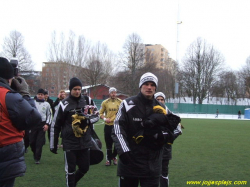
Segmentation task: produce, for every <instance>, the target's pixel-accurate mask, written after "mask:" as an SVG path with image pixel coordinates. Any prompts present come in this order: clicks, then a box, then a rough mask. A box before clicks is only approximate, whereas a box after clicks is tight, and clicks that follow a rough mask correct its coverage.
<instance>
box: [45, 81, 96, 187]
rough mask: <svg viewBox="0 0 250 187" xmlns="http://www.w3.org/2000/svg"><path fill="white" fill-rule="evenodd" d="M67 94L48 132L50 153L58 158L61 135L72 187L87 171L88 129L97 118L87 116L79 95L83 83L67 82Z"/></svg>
mask: <svg viewBox="0 0 250 187" xmlns="http://www.w3.org/2000/svg"><path fill="white" fill-rule="evenodd" d="M69 90H70V94H69V96H68V97H67V98H66V99H64V100H62V101H61V102H60V104H59V108H58V109H57V110H56V112H55V116H54V119H53V122H52V126H51V132H50V150H51V152H53V153H55V154H57V144H58V137H59V133H60V131H62V132H61V133H62V144H63V150H64V158H65V171H66V184H67V186H68V187H75V186H76V183H77V182H78V181H79V180H80V179H81V178H82V177H83V176H84V174H85V173H87V171H88V170H89V164H90V156H89V154H90V152H89V148H90V147H91V134H90V132H91V127H90V126H91V124H93V123H95V122H97V121H98V120H99V115H98V114H97V113H95V112H94V113H93V114H92V115H91V116H88V115H87V113H88V109H87V107H88V105H87V104H86V101H85V99H84V96H82V95H81V90H82V83H81V81H80V80H79V79H78V78H76V77H74V78H72V79H70V83H69ZM86 111H87V113H86ZM76 165H77V166H78V170H77V171H75V170H76Z"/></svg>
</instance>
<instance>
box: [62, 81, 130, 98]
mask: <svg viewBox="0 0 250 187" xmlns="http://www.w3.org/2000/svg"><path fill="white" fill-rule="evenodd" d="M109 88H110V87H109V86H107V85H103V84H98V85H95V86H83V87H82V94H83V95H88V96H89V97H91V98H92V99H99V100H104V99H107V98H108V97H109ZM66 93H67V94H69V90H66ZM117 97H118V98H120V99H122V100H123V99H126V98H127V97H128V95H126V94H124V93H122V92H121V91H119V90H118V91H117Z"/></svg>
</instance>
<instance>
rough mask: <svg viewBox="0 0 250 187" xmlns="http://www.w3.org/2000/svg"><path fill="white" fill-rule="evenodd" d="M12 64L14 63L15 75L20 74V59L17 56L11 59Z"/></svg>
mask: <svg viewBox="0 0 250 187" xmlns="http://www.w3.org/2000/svg"><path fill="white" fill-rule="evenodd" d="M10 64H11V65H12V67H13V69H14V76H15V77H16V76H18V59H17V58H12V59H11V60H10Z"/></svg>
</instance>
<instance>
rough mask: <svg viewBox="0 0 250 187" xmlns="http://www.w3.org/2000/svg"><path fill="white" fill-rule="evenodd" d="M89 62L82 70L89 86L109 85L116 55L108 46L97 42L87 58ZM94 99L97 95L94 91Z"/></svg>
mask: <svg viewBox="0 0 250 187" xmlns="http://www.w3.org/2000/svg"><path fill="white" fill-rule="evenodd" d="M87 58H88V60H87V62H86V64H85V66H84V68H83V69H82V73H81V78H82V80H84V81H85V82H86V83H87V84H89V85H97V84H107V82H108V78H109V77H110V76H111V75H112V71H113V62H114V60H115V55H114V54H113V53H112V51H111V50H109V49H108V46H107V45H106V44H102V43H100V42H97V43H96V45H95V46H93V47H92V48H91V49H90V51H89V53H88V56H87ZM93 94H94V97H95V95H96V94H97V93H95V90H94V91H93Z"/></svg>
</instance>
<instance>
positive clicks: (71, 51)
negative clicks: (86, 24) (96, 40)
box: [47, 31, 90, 67]
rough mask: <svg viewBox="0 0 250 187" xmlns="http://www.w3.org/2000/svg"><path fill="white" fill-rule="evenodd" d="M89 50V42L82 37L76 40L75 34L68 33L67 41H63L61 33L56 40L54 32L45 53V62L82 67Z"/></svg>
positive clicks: (63, 36) (63, 37)
mask: <svg viewBox="0 0 250 187" xmlns="http://www.w3.org/2000/svg"><path fill="white" fill-rule="evenodd" d="M89 49H90V42H89V41H87V40H86V39H85V38H84V36H82V35H80V36H78V38H77V37H76V35H75V33H74V32H73V31H70V33H69V37H68V38H67V39H65V35H64V33H61V34H60V37H59V39H58V36H57V33H56V32H55V31H54V32H53V33H52V37H51V42H50V44H49V48H48V51H47V61H49V62H64V63H67V64H71V65H75V66H81V67H84V66H85V63H86V61H87V54H88V52H89Z"/></svg>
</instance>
